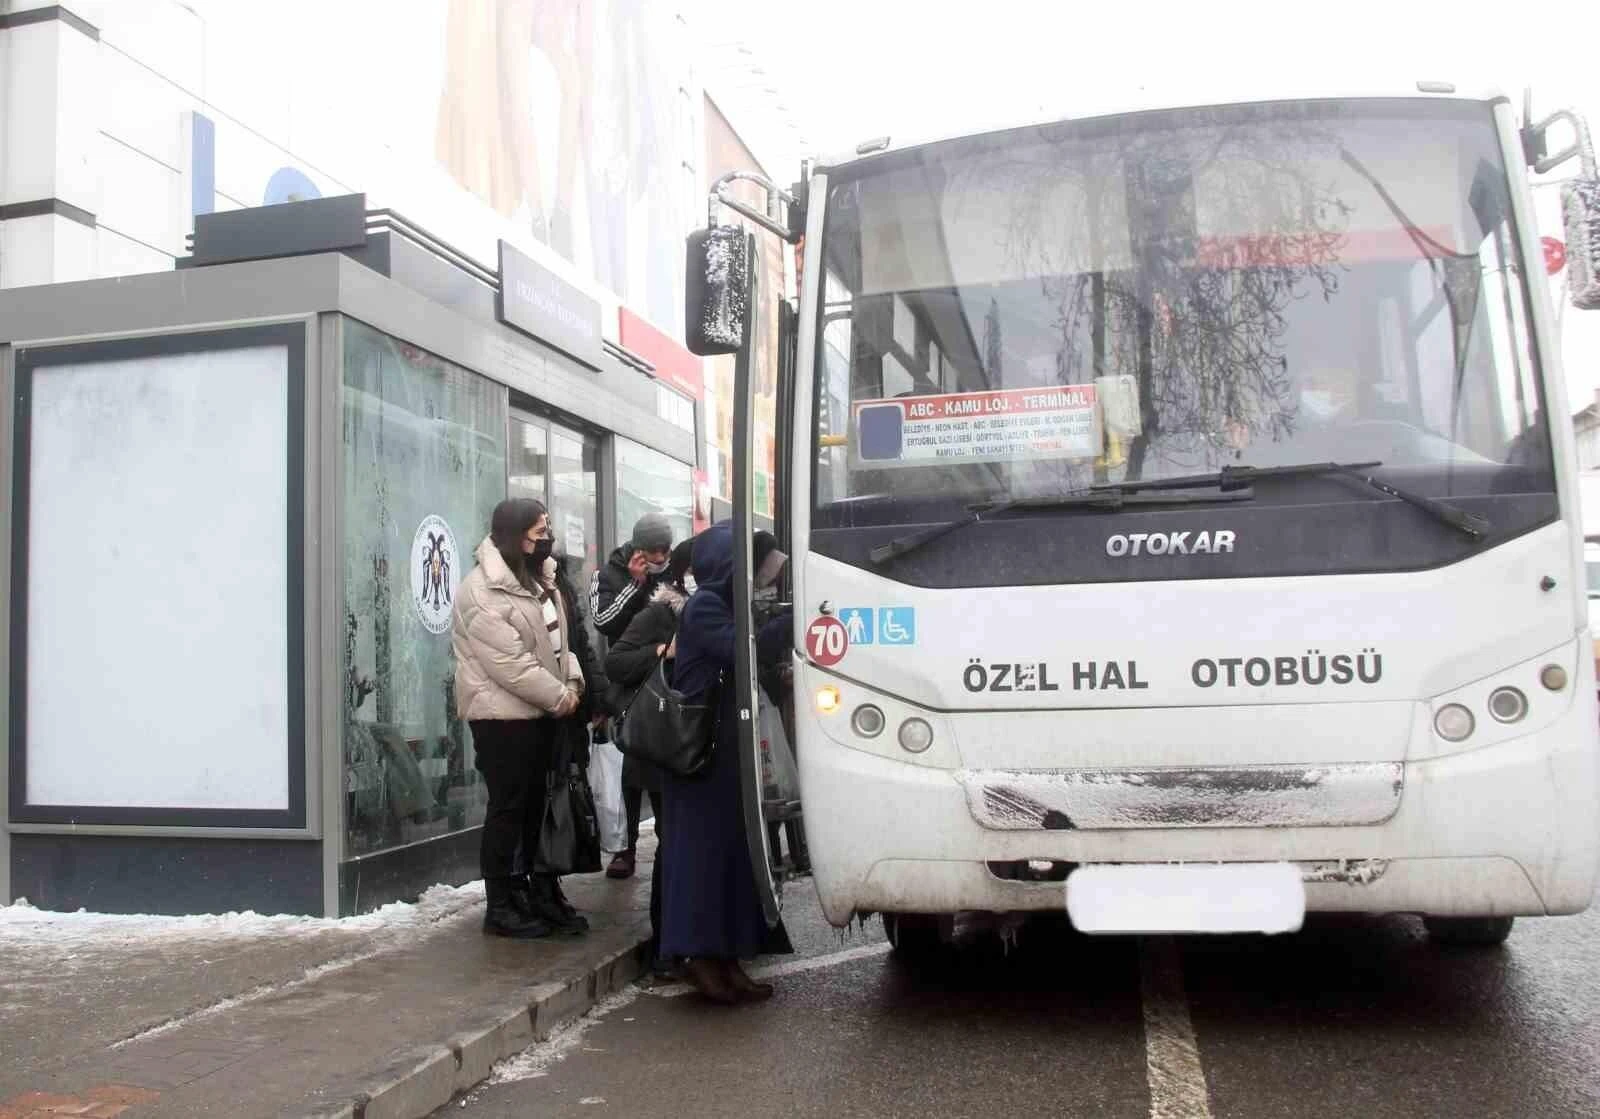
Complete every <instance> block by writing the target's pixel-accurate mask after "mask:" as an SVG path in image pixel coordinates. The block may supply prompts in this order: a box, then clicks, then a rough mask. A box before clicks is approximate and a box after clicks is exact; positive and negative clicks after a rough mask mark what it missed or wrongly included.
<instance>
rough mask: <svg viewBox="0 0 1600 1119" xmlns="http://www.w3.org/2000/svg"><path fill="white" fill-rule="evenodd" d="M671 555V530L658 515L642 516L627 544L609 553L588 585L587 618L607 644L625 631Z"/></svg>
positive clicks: (647, 596) (643, 604)
mask: <svg viewBox="0 0 1600 1119" xmlns="http://www.w3.org/2000/svg"><path fill="white" fill-rule="evenodd" d="M671 555H672V526H671V525H670V524H668V523H667V518H665V517H663V516H662V515H661V514H660V513H646V514H645V515H644V516H642V517H640V518H639V520H638V523H636V524H635V525H634V526H633V535H632V536H631V537H629V539H628V542H627V543H626V544H624V545H622V547H620V548H618V549H617V550H616V551H614V552H612V553H611V558H610V559H608V560H606V563H605V566H604V567H602V568H600V570H598V571H596V572H595V573H594V579H593V580H592V581H591V582H590V584H589V616H590V617H591V618H593V619H594V628H595V629H597V630H599V631H600V634H601V636H603V637H604V638H605V639H606V640H607V641H615V640H616V639H617V638H619V637H621V636H622V635H623V633H625V632H626V631H627V629H628V623H629V622H631V621H633V616H634V615H635V614H637V613H638V612H639V611H641V610H643V609H644V608H645V606H647V605H648V604H649V602H650V596H651V595H652V594H654V593H655V589H656V584H657V583H659V582H660V581H661V576H662V573H664V572H665V571H666V570H667V560H668V559H669V558H670V557H671Z"/></svg>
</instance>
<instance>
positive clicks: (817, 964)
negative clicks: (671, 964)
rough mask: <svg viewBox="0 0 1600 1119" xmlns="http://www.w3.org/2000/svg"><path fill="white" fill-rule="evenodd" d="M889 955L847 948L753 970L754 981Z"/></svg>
mask: <svg viewBox="0 0 1600 1119" xmlns="http://www.w3.org/2000/svg"><path fill="white" fill-rule="evenodd" d="M888 954H889V945H888V944H886V943H880V944H863V945H860V946H858V947H855V948H846V949H844V951H842V952H830V953H829V954H828V955H826V956H809V957H807V958H806V959H803V960H789V961H788V962H787V963H781V964H769V965H768V966H766V967H758V968H752V969H751V970H750V978H752V979H782V978H783V977H784V976H785V975H799V974H800V973H802V972H807V971H821V970H822V969H823V968H830V967H838V966H839V965H840V964H848V963H851V962H853V961H855V960H868V959H871V958H872V957H874V956H886V955H888ZM693 990H694V988H693V987H691V986H689V984H687V983H672V984H669V985H667V986H665V987H653V988H651V989H650V990H648V991H646V992H645V994H647V995H654V996H656V997H657V998H663V999H675V998H677V997H678V996H679V995H687V994H688V993H689V992H691V991H693Z"/></svg>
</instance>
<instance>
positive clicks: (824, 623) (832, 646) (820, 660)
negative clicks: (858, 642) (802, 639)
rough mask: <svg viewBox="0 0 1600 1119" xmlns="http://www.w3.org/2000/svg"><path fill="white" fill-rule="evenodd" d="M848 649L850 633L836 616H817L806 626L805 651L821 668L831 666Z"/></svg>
mask: <svg viewBox="0 0 1600 1119" xmlns="http://www.w3.org/2000/svg"><path fill="white" fill-rule="evenodd" d="M849 651H850V635H849V634H848V633H846V632H845V628H844V626H843V625H842V624H841V623H840V621H839V619H838V618H830V617H827V616H824V617H821V618H818V619H817V620H816V621H814V622H812V623H811V624H810V625H809V626H807V627H806V652H807V653H809V654H810V655H811V659H812V660H813V661H815V662H816V663H817V664H819V665H821V666H822V667H823V668H832V667H833V666H834V665H836V664H838V663H839V662H840V661H842V660H844V655H845V654H846V653H847V652H849Z"/></svg>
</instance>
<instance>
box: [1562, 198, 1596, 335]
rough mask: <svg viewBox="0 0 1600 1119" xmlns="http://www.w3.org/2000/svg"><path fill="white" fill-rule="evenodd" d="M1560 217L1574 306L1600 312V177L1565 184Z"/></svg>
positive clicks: (1568, 284) (1568, 278)
mask: <svg viewBox="0 0 1600 1119" xmlns="http://www.w3.org/2000/svg"><path fill="white" fill-rule="evenodd" d="M1561 216H1562V220H1563V224H1564V225H1565V226H1566V234H1567V286H1568V288H1569V289H1570V290H1571V293H1572V305H1573V306H1574V307H1578V308H1580V309H1582V310H1585V311H1594V310H1600V177H1595V176H1593V175H1588V176H1579V177H1578V178H1574V179H1568V180H1567V181H1566V182H1565V183H1562V184H1561Z"/></svg>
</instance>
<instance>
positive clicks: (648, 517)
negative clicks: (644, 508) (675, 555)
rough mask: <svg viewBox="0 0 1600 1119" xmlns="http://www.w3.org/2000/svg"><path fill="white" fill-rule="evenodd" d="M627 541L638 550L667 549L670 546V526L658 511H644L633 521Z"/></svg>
mask: <svg viewBox="0 0 1600 1119" xmlns="http://www.w3.org/2000/svg"><path fill="white" fill-rule="evenodd" d="M628 543H630V544H632V545H633V547H634V550H636V551H640V552H654V551H667V550H669V549H671V547H672V526H671V525H670V524H668V523H667V518H665V517H663V516H662V515H661V514H660V513H646V514H645V515H644V516H642V517H640V518H639V519H638V521H637V522H635V524H634V526H633V537H632V538H631V539H630V540H629V541H628Z"/></svg>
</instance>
